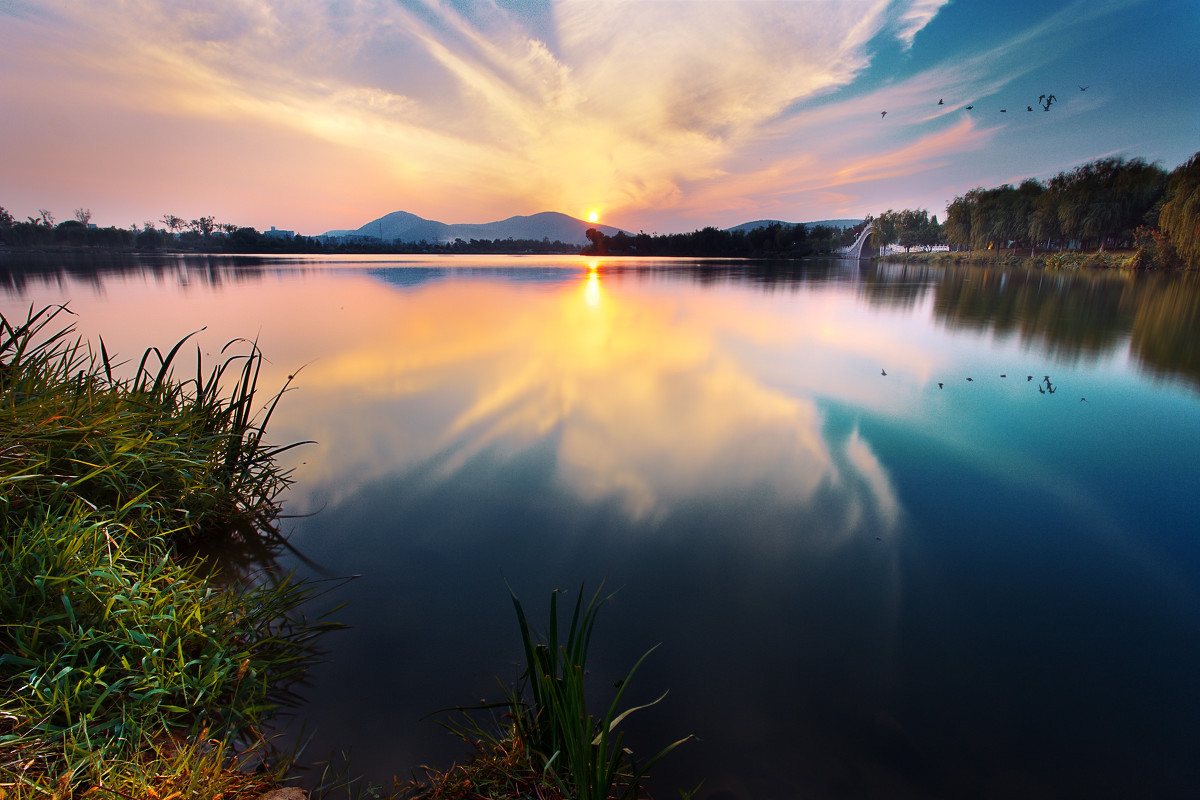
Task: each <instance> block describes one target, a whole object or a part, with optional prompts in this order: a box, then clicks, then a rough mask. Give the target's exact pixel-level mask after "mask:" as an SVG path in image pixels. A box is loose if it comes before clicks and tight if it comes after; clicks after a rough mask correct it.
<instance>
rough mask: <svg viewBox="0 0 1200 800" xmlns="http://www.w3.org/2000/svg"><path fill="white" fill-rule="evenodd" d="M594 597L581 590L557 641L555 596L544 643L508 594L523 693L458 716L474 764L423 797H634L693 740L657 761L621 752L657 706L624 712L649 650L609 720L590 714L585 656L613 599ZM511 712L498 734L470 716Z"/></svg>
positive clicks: (439, 780)
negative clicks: (645, 712)
mask: <svg viewBox="0 0 1200 800" xmlns="http://www.w3.org/2000/svg"><path fill="white" fill-rule="evenodd" d="M602 590H603V586H601V588H600V589H598V590H597V591H596V593H595V594H594V595H593V596H592V598H591V599H590V600H589V601H588V603H587V605H586V606H585V605H584V604H583V601H584V592H583V588H582V587H581V588H580V591H579V596H578V598H577V599H576V601H575V608H574V611H573V612H572V614H571V620H570V625H569V627H568V631H567V635H566V638H564V639H560V633H559V620H558V594H559V593H558V592H557V591H556V592H554V593H553V594H552V595H551V597H550V624H549V627H548V628H547V630H546V633H545V634H544V635H538V634H537V633H535V631H534V630H533V629H532V628H531V627H530V625H529V621H528V619H527V617H526V615H525V610H524V608H523V607H522V605H521V602H520V600H518V599H517V596H516V594H515V593H513V592H512V589H511V587H510V588H509V592H510V594H511V595H512V602H513V607H514V609H515V611H516V615H517V623H518V626H519V629H520V635H521V643H522V646H523V648H524V651H525V663H526V667H525V672H524V673H523V675H522V677H521V681H520V684H519V685H518V686H517V687H516V688H509V689H506V694H507V699H506V700H505V701H504V702H502V703H493V704H485V705H482V706H475V707H472V708H461V709H458V710H459V711H460V712H462V714H463V717H462V720H461V721H459V722H458V723H457V724H448V725H447V727H449V728H450V729H451V730H452V731H454V732H455V733H457V734H458V735H459V736H461V737H462V738H464V739H465V740H467V741H468V742H472V743H475V744H476V747H477V749H478V753H477V755H476V756H475V758H474V759H473V760H472V761H471V762H470V763H468V764H466V765H463V766H456V767H454V768H452V769H450V770H448V771H445V772H441V773H435V772H431V773H430V778H431V782H430V786H429V787H428V788H427V790H426V791H425V793H424V796H426V797H435V796H436V797H441V798H448V799H452V798H460V797H461V798H466V797H478V796H480V794H479V793H480V792H481V789H484V788H486V791H484V792H483V796H487V797H527V796H528V797H533V796H539V797H564V798H578V800H608V798H621V799H622V800H627V799H628V798H636V797H638V795H639V791H640V788H641V783H642V781H643V780H644V779H645V778H646V776H647V774H648V770H650V769H651V768H653V767H654V765H655V764H657V763H658V762H659V761H660V760H661V759H662V758H663V757H664V756H666V755H667V754H668V753H670V752H671V751H672V750H674V749H675V748H676V747H678V746H679V745H681V744H683V743H684V742H686V741H687V740H688V739H690V738H692V737H691V736H686V737H684V738H682V739H680V740H678V741H676V742H673V743H671V744H669V745H667V746H666V747H664V748H663V749H662V750H660V751H659V752H658V753H657V754H655V755H654V756H653V757H651V758H649V759H647V760H645V761H642V762H639V761H637V760H636V759H635V758H634V756H633V754H632V752H631V751H630V750H629V749H628V748H626V747H624V746H623V740H624V735H625V734H624V731H615V728H616V727H617V726H618V725H619V724H620V723H622V722H623V721H624V720H625V719H626V718H627V717H629V715H630V714H632V713H633V712H635V711H638V710H641V709H643V708H648V707H649V706H652V705H655V704H656V703H658V702H660V701H661V700H662V699H663V697H665V696H666V694H665V693H664V694H663V695H662V696H660V697H659V698H658V699H657V700H655V701H653V702H652V703H647V704H645V705H642V706H634V707H631V708H627V709H625V710H623V711H618V709H619V708H620V705H621V698H622V696H623V695H624V694H625V690H626V689H627V688H628V686H629V682H630V680H631V679H632V678H633V675H634V673H635V672H636V671H637V669H638V667H639V666H640V665H641V663H642V662H643V661H644V660H645V659H646V657H647V656H649V655H650V653H652V652H653V651H654V650H655V649H656V648H657V645H656V646H655V647H652V648H650V650H648V651H646V653H644V654H643V655H642V656H641V658H639V659H638V660H637V662H636V663H635V664H634V665H633V667H632V668H631V669H630V670H629V672H628V673H627V674H626V676H625V678H624V679H622V680H619V681H617V682H616V684H615V686H616V693H615V695H614V697H613V698H612V700H611V702H610V703H609V705H608V707H607V708H606V709H605V711H604V713H603V715H602V716H599V715H597V714H595V713H594V712H592V711H590V710H589V707H588V699H587V691H586V687H585V685H584V684H585V676H586V675H587V667H586V665H587V656H588V648H589V646H590V643H591V637H592V630H593V628H594V627H595V624H596V616H597V615H598V614H599V612H600V608H601V607H602V606H603V605H604V603H605V602H607V601H608V600H609V599H610V598H611V597H612V595H611V594H610V595H607V596H604V595H603V594H602ZM488 708H505V709H507V714H506V715H505V720H506V721H505V723H504V724H503V725H501V726H499V728H498V729H493V728H492V727H489V726H486V725H483V724H480V723H478V722H477V721H476V720H475V718H474V717H473V716H471V712H474V711H479V710H483V709H488Z"/></svg>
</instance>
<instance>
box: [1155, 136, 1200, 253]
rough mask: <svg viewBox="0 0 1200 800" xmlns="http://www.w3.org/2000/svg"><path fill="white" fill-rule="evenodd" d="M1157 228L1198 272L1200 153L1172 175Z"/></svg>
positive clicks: (1199, 249) (1199, 250)
mask: <svg viewBox="0 0 1200 800" xmlns="http://www.w3.org/2000/svg"><path fill="white" fill-rule="evenodd" d="M1158 226H1159V228H1160V229H1161V230H1162V232H1163V233H1164V234H1165V235H1166V237H1167V239H1168V240H1169V241H1170V243H1171V245H1172V246H1173V247H1174V248H1175V252H1176V253H1178V254H1179V257H1180V258H1182V259H1183V261H1184V262H1185V263H1186V264H1187V265H1188V266H1189V267H1191V268H1192V269H1200V153H1196V154H1195V155H1193V156H1192V157H1191V158H1189V159H1188V160H1187V161H1186V162H1185V163H1184V164H1182V165H1180V166H1179V167H1177V168H1176V169H1175V171H1174V172H1172V173H1171V176H1170V178H1169V180H1168V182H1167V189H1166V195H1165V200H1164V202H1163V204H1162V210H1161V211H1160V212H1159V215H1158Z"/></svg>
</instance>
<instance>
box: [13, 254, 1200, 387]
mask: <svg viewBox="0 0 1200 800" xmlns="http://www.w3.org/2000/svg"><path fill="white" fill-rule="evenodd" d="M593 263H595V264H596V268H597V270H598V274H599V275H602V276H605V277H606V278H607V279H609V280H612V281H616V282H620V281H625V280H635V281H651V282H653V281H665V280H671V281H674V280H679V279H684V280H690V281H692V282H695V283H697V284H700V285H703V286H714V287H715V286H731V285H736V286H744V287H750V288H755V289H758V290H760V291H764V292H789V291H798V290H800V289H801V288H803V287H805V286H812V285H814V284H816V285H820V284H830V283H837V284H853V285H854V286H855V287H856V290H857V291H858V292H859V294H860V296H861V297H862V299H863V300H865V301H866V302H867V303H868V304H869V305H871V306H873V307H876V308H881V309H909V310H911V309H915V308H917V306H918V305H920V304H921V303H923V302H930V303H931V309H932V312H931V313H932V314H933V315H934V319H935V320H936V321H937V322H939V323H941V324H944V325H945V326H946V327H947V328H949V329H951V330H965V331H976V332H979V333H982V334H990V335H994V336H999V337H1010V336H1011V337H1017V338H1018V339H1019V341H1020V342H1021V343H1022V344H1023V345H1024V346H1026V347H1028V348H1037V349H1039V350H1043V351H1045V352H1046V353H1048V354H1050V355H1052V356H1054V357H1055V358H1057V359H1060V360H1062V361H1065V362H1074V361H1079V360H1094V359H1098V358H1101V357H1104V356H1108V355H1112V354H1118V355H1119V354H1120V353H1121V351H1122V349H1123V348H1125V347H1126V346H1127V347H1128V349H1129V354H1130V356H1131V357H1132V358H1133V360H1134V361H1135V362H1136V363H1137V364H1138V365H1139V366H1140V367H1141V369H1142V370H1143V371H1144V372H1146V373H1147V374H1150V375H1153V376H1155V377H1157V378H1163V379H1182V380H1184V381H1185V382H1186V383H1188V384H1189V385H1190V386H1192V387H1193V388H1198V389H1200V276H1198V275H1196V274H1194V273H1188V272H1172V273H1152V274H1132V273H1123V272H1114V271H1108V270H1105V271H1099V270H1098V271H1083V270H1073V271H1060V272H1054V271H1047V270H1036V271H1032V270H1021V269H995V268H986V267H969V266H954V267H939V266H928V265H918V264H901V263H889V262H858V261H850V260H841V259H806V260H801V261H772V260H763V261H741V260H719V259H713V260H691V259H640V260H639V259H601V260H599V261H598V262H595V261H593ZM587 264H588V262H585V261H581V260H579V259H574V258H571V257H563V258H558V259H551V260H545V259H541V260H538V261H529V262H526V261H522V260H512V259H508V260H506V259H505V257H487V258H484V257H473V258H470V259H454V258H442V259H429V258H419V257H418V258H413V257H410V258H408V259H386V260H382V261H381V260H377V259H372V260H358V259H350V258H346V259H338V258H326V257H321V258H292V257H289V258H272V257H260V256H213V255H174V254H161V255H130V254H103V253H87V252H71V251H68V252H63V253H44V254H32V255H30V254H11V253H10V254H0V292H2V293H4V294H6V295H8V296H9V297H15V298H22V297H24V296H26V295H27V294H28V293H30V292H34V293H38V292H40V291H42V290H45V289H53V288H55V287H62V286H64V285H66V284H68V283H83V284H85V285H88V286H89V287H90V288H91V289H92V291H93V292H94V293H96V294H98V295H102V294H103V293H104V291H105V286H106V284H107V283H108V282H111V281H113V280H122V281H127V280H129V279H130V278H136V277H141V278H142V279H143V280H145V281H146V282H147V283H154V284H159V285H178V286H180V287H183V288H187V287H191V286H198V287H207V288H210V289H219V288H220V287H222V286H225V285H231V284H246V283H252V282H255V281H261V280H262V279H263V278H265V277H267V276H270V275H274V274H278V273H280V272H284V271H286V272H295V271H312V270H323V269H333V268H337V269H346V268H351V269H353V268H365V269H367V270H368V272H369V274H371V275H372V276H373V277H375V278H376V279H378V280H381V281H383V282H385V283H387V284H389V285H392V286H398V287H401V288H407V289H413V288H415V287H417V286H420V285H424V284H428V283H436V282H440V281H445V280H449V279H453V278H458V277H472V276H473V277H479V276H481V275H484V274H486V275H487V276H489V277H492V278H498V279H502V280H505V281H514V282H537V283H561V282H562V281H564V280H571V279H572V276H573V274H577V270H582V269H585V268H586V266H587ZM397 267H398V268H397Z"/></svg>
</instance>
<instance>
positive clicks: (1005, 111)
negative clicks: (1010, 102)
mask: <svg viewBox="0 0 1200 800" xmlns="http://www.w3.org/2000/svg"><path fill="white" fill-rule="evenodd" d="M1000 113H1001V114H1007V113H1008V109H1007V108H1002V109H1000Z"/></svg>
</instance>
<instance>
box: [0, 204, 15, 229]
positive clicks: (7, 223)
mask: <svg viewBox="0 0 1200 800" xmlns="http://www.w3.org/2000/svg"><path fill="white" fill-rule="evenodd" d="M16 223H17V221H16V220H15V219H13V215H12V214H10V213H8V211H7V210H6V209H5V208H4V206H0V228H11V227H12V226H13V225H15V224H16Z"/></svg>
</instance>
